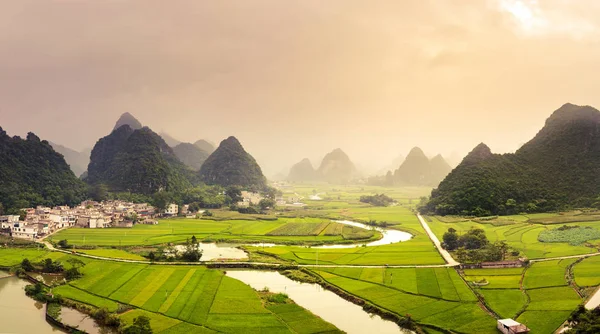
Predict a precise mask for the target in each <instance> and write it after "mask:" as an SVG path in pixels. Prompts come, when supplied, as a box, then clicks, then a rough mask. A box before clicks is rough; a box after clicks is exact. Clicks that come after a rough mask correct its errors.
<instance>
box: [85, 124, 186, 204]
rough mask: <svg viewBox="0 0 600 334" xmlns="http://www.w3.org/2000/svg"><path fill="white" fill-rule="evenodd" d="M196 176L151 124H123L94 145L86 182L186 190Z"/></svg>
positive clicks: (118, 188) (133, 189) (115, 187)
mask: <svg viewBox="0 0 600 334" xmlns="http://www.w3.org/2000/svg"><path fill="white" fill-rule="evenodd" d="M195 179H196V176H195V175H194V173H193V172H192V171H191V170H190V169H188V168H187V167H186V166H184V165H183V163H181V162H180V161H179V160H178V159H177V157H176V156H175V154H174V153H173V149H171V147H169V146H168V145H167V144H166V143H165V141H164V140H163V139H162V138H161V137H160V136H159V135H157V134H156V133H154V132H153V131H152V130H150V129H149V128H148V127H144V128H141V129H137V130H134V129H132V128H131V127H130V126H129V125H123V126H121V127H119V128H117V129H115V130H114V131H113V132H112V133H111V134H110V135H108V136H106V137H104V138H101V139H100V140H98V142H97V143H96V145H95V146H94V149H93V150H92V154H91V157H90V164H89V166H88V175H87V178H86V182H88V183H89V184H105V185H107V186H108V187H109V189H110V190H111V191H130V192H133V193H140V194H147V195H149V194H153V193H155V192H157V191H159V190H167V191H178V190H181V189H185V188H187V187H190V186H192V184H193V183H195Z"/></svg>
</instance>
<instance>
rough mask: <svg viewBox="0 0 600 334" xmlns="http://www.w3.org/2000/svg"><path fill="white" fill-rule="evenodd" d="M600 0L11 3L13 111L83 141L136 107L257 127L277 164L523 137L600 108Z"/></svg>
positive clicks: (7, 87) (204, 132) (0, 41)
mask: <svg viewBox="0 0 600 334" xmlns="http://www.w3.org/2000/svg"><path fill="white" fill-rule="evenodd" d="M599 17H600V1H593V0H589V1H585V0H579V1H568V0H543V1H542V0H539V1H534V0H530V1H527V0H522V1H517V0H453V1H450V0H449V1H441V0H401V1H398V0H389V1H377V0H373V1H364V0H361V1H354V0H327V1H323V0H297V1H292V0H289V1H281V0H224V1H198V0H190V1H176V0H174V1H148V0H143V1H142V0H139V1H118V0H106V1H84V0H62V1H58V0H56V1H38V0H35V1H33V0H4V1H1V2H0V126H2V127H3V128H4V129H5V130H7V131H8V132H9V133H11V134H19V135H23V134H25V133H26V132H27V131H33V132H35V133H36V134H38V135H39V136H40V137H41V138H44V139H49V140H52V141H54V142H57V143H60V144H63V145H65V146H69V147H72V148H74V149H83V148H85V147H90V146H93V144H94V143H95V141H96V140H97V139H98V138H99V137H101V136H104V135H106V134H108V132H109V131H110V130H111V129H112V127H113V125H114V122H115V121H116V119H117V118H118V116H119V115H120V114H122V113H123V112H130V113H132V114H134V115H135V116H136V117H137V118H138V119H139V120H140V121H141V122H142V123H143V124H144V125H148V126H150V127H151V128H152V129H153V130H155V131H156V132H161V131H166V132H168V133H169V134H171V135H172V136H173V137H175V138H178V139H180V140H183V141H191V142H193V141H195V140H197V139H201V138H206V139H209V140H212V141H213V142H217V143H218V142H219V141H220V140H222V139H224V138H225V137H227V136H229V135H235V136H236V137H238V138H239V139H240V141H241V142H242V144H243V145H244V146H245V148H246V149H247V150H248V151H249V152H250V153H251V154H253V155H254V156H255V157H256V158H257V160H258V161H259V163H261V165H262V167H263V169H265V170H266V171H267V174H271V175H272V174H274V173H276V172H279V171H282V170H285V169H287V168H288V167H289V166H290V165H291V164H292V163H294V162H297V161H300V160H301V159H302V158H304V157H308V158H311V159H313V160H315V159H317V158H319V157H322V156H323V155H324V154H325V153H327V152H329V151H331V150H332V149H334V148H336V147H340V148H342V149H343V150H344V151H346V152H347V153H348V154H349V155H350V157H351V159H353V160H354V161H355V162H356V163H357V164H359V165H361V166H365V167H369V168H370V169H377V168H381V167H384V166H387V165H388V164H389V163H391V161H392V160H393V159H394V158H395V157H396V156H398V155H399V154H404V155H406V154H407V153H408V151H409V150H410V148H411V147H413V146H420V147H421V148H423V150H424V151H425V152H426V153H427V154H429V155H434V154H437V153H442V154H444V155H446V156H448V155H450V154H452V152H456V153H459V154H464V153H466V152H468V151H470V150H471V149H472V148H473V147H474V146H475V145H476V144H478V143H479V142H485V143H486V144H488V145H489V146H490V147H491V148H492V151H494V152H499V153H501V152H509V151H514V150H515V149H516V148H518V147H519V146H520V145H521V144H522V143H524V142H525V141H527V140H528V139H530V138H531V137H533V135H535V133H536V132H537V131H538V130H539V129H540V128H541V126H542V125H543V122H544V120H545V119H546V118H547V117H548V116H549V115H550V113H551V112H552V111H553V110H555V109H557V108H559V107H560V106H561V105H562V104H564V103H566V102H571V103H575V104H587V105H592V106H595V107H600V94H599V93H598V89H599V87H600V75H598V73H600V71H599V70H600V61H599V59H600V26H599V25H600V20H598V18H599Z"/></svg>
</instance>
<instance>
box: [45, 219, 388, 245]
mask: <svg viewBox="0 0 600 334" xmlns="http://www.w3.org/2000/svg"><path fill="white" fill-rule="evenodd" d="M337 225H339V224H338V223H334V222H332V221H331V220H330V219H327V218H279V219H277V220H226V221H213V220H201V219H165V220H161V221H160V222H159V224H158V225H141V224H140V225H135V226H134V227H133V228H107V229H83V228H70V229H67V230H63V231H60V232H58V233H57V234H55V235H53V236H51V237H50V238H49V239H50V240H53V241H56V242H57V241H59V240H62V239H66V240H68V242H69V243H70V244H72V245H96V246H134V245H156V244H163V243H168V242H173V243H183V242H185V241H186V240H189V239H191V238H192V236H195V237H196V238H197V239H198V240H199V241H240V242H288V243H290V242H291V243H294V242H295V243H300V244H301V243H323V242H325V243H335V242H343V241H345V240H355V239H365V240H367V239H373V240H375V239H377V238H379V237H380V235H381V234H380V233H378V232H374V231H365V230H362V229H352V228H348V229H345V228H344V226H340V227H336V226H337ZM330 226H331V228H329V227H330ZM328 228H329V229H328ZM325 231H327V232H328V233H325Z"/></svg>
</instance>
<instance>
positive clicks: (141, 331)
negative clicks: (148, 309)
mask: <svg viewBox="0 0 600 334" xmlns="http://www.w3.org/2000/svg"><path fill="white" fill-rule="evenodd" d="M123 333H125V334H152V333H153V332H152V327H150V318H148V317H146V316H143V315H141V316H139V317H137V318H135V319H133V324H132V325H131V326H129V327H126V328H125V330H124V331H123Z"/></svg>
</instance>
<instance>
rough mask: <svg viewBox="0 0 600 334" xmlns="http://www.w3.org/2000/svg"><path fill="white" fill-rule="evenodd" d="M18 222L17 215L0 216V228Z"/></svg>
mask: <svg viewBox="0 0 600 334" xmlns="http://www.w3.org/2000/svg"><path fill="white" fill-rule="evenodd" d="M18 222H19V216H17V215H6V216H0V228H11V227H12V226H13V225H14V224H15V223H18Z"/></svg>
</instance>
